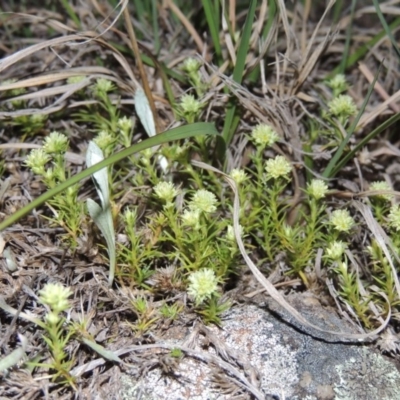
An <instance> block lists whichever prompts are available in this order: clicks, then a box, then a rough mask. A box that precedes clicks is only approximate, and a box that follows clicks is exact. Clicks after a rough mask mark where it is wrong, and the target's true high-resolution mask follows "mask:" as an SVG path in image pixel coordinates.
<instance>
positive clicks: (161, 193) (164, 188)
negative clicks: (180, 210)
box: [154, 182, 178, 204]
mask: <svg viewBox="0 0 400 400" xmlns="http://www.w3.org/2000/svg"><path fill="white" fill-rule="evenodd" d="M154 191H155V193H156V196H157V197H158V198H159V199H161V200H164V201H165V202H166V203H167V204H170V203H172V201H173V200H174V198H175V197H176V196H177V194H178V190H177V189H176V188H175V186H174V184H173V183H172V182H159V183H157V185H156V186H154Z"/></svg>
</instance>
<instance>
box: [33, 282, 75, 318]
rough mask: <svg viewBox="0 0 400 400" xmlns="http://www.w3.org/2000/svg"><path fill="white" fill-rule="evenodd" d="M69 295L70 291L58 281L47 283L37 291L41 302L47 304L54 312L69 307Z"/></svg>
mask: <svg viewBox="0 0 400 400" xmlns="http://www.w3.org/2000/svg"><path fill="white" fill-rule="evenodd" d="M71 295H72V291H71V290H70V289H69V288H66V287H64V286H63V285H61V284H59V283H48V284H46V286H45V287H44V288H43V289H42V290H41V291H40V292H39V298H40V301H41V303H43V304H46V305H48V306H49V307H50V308H51V310H52V311H53V312H55V313H60V312H62V311H65V310H67V309H68V308H69V307H70V304H69V301H68V297H69V296H71Z"/></svg>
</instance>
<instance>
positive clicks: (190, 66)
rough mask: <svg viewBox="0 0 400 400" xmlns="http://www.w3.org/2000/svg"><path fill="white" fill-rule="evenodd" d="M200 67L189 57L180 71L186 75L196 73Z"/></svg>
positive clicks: (197, 62) (198, 63)
mask: <svg viewBox="0 0 400 400" xmlns="http://www.w3.org/2000/svg"><path fill="white" fill-rule="evenodd" d="M200 67H201V64H200V62H199V61H198V60H196V59H195V58H192V57H189V58H187V59H186V60H185V61H184V62H183V65H182V69H183V70H184V71H185V72H187V73H188V74H190V73H194V72H197V71H198V70H199V69H200Z"/></svg>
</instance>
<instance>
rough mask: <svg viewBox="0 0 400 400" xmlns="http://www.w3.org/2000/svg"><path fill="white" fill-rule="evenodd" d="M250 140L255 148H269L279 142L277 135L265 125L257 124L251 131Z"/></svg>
mask: <svg viewBox="0 0 400 400" xmlns="http://www.w3.org/2000/svg"><path fill="white" fill-rule="evenodd" d="M251 138H252V139H253V141H254V142H255V144H256V145H257V146H260V147H267V146H268V147H271V146H272V145H273V144H275V143H276V142H277V141H278V140H279V135H278V134H277V133H276V132H275V131H274V130H273V129H272V128H271V127H270V126H269V125H267V124H259V125H257V126H256V127H255V128H254V129H253V130H252V131H251Z"/></svg>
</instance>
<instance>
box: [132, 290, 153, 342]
mask: <svg viewBox="0 0 400 400" xmlns="http://www.w3.org/2000/svg"><path fill="white" fill-rule="evenodd" d="M131 303H132V306H133V310H134V311H135V313H136V316H137V320H136V322H135V323H134V324H131V323H129V325H130V326H131V327H132V329H133V330H134V331H135V333H136V334H137V335H138V336H142V335H143V334H144V333H145V332H146V331H148V330H149V329H150V327H151V326H152V325H153V324H154V323H155V322H156V321H157V320H158V316H157V315H156V309H155V308H154V307H153V306H152V305H150V304H149V302H148V301H147V300H146V299H145V298H143V297H138V298H136V299H134V300H132V302H131Z"/></svg>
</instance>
